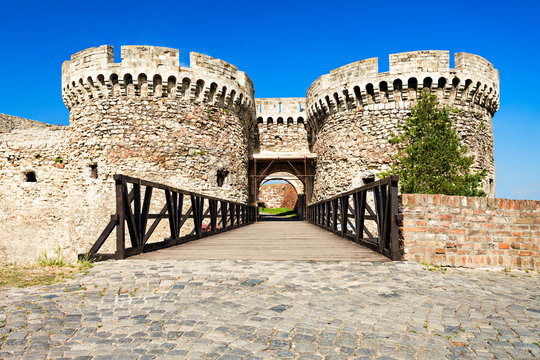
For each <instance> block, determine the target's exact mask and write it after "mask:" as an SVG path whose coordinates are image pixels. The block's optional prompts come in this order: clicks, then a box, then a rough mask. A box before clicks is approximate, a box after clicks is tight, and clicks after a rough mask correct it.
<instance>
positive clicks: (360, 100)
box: [306, 51, 499, 128]
mask: <svg viewBox="0 0 540 360" xmlns="http://www.w3.org/2000/svg"><path fill="white" fill-rule="evenodd" d="M454 63H455V68H454V69H452V68H450V55H449V52H448V51H413V52H405V53H399V54H391V55H390V68H389V71H388V72H383V73H379V71H378V59H377V58H371V59H366V60H362V61H357V62H354V63H351V64H348V65H345V66H342V67H340V68H338V69H335V70H333V71H331V72H330V73H329V74H326V75H323V76H321V77H319V78H318V79H317V80H315V82H313V84H312V85H311V86H310V87H309V89H308V91H307V96H306V102H307V106H308V109H307V113H308V122H309V123H310V125H312V126H313V127H315V128H317V127H318V126H319V125H320V124H321V123H323V122H324V121H325V119H326V118H327V117H328V116H329V115H331V114H335V113H337V112H343V111H350V110H356V111H361V110H380V109H388V108H392V107H396V108H410V106H411V102H414V101H415V100H416V97H417V96H418V94H419V93H420V92H421V91H422V90H423V89H429V90H430V92H431V93H432V94H434V95H437V98H438V99H439V101H440V102H441V104H443V105H449V106H451V107H455V108H458V109H460V110H470V111H477V110H478V111H480V110H481V109H484V110H485V111H487V112H488V113H489V114H490V115H491V116H493V114H494V113H495V112H496V111H497V109H498V108H499V72H498V70H497V69H495V68H494V67H493V65H492V64H491V63H490V62H489V61H487V60H486V59H484V58H482V57H480V56H477V55H473V54H467V53H456V54H455V57H454Z"/></svg>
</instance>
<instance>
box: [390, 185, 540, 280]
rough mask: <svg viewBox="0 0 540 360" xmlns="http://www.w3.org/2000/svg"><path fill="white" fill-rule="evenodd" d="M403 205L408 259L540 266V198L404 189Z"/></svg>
mask: <svg viewBox="0 0 540 360" xmlns="http://www.w3.org/2000/svg"><path fill="white" fill-rule="evenodd" d="M401 206H402V209H401V212H402V214H403V223H402V226H401V227H400V233H401V237H402V241H403V257H404V259H405V260H413V261H416V262H420V263H426V264H430V265H440V266H460V267H472V268H496V269H524V270H528V269H535V270H538V269H540V251H539V247H540V201H536V200H512V199H497V198H479V197H465V196H447V195H431V194H403V195H401Z"/></svg>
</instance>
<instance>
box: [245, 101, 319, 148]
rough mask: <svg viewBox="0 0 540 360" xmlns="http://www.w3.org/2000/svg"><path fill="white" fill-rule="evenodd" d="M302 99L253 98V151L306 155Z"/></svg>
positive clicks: (304, 106) (304, 103)
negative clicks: (254, 116)
mask: <svg viewBox="0 0 540 360" xmlns="http://www.w3.org/2000/svg"><path fill="white" fill-rule="evenodd" d="M305 109H306V101H305V98H258V99H255V111H256V117H257V127H256V128H255V131H254V132H253V133H252V139H253V141H252V143H253V152H254V153H260V154H270V153H277V152H280V153H296V154H308V153H309V152H310V151H309V140H308V132H307V131H306V121H305V119H306V112H305Z"/></svg>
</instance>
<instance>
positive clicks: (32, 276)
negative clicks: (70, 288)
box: [0, 255, 94, 288]
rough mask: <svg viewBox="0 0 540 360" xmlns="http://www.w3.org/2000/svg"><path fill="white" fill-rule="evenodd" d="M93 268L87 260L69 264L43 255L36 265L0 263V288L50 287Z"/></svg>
mask: <svg viewBox="0 0 540 360" xmlns="http://www.w3.org/2000/svg"><path fill="white" fill-rule="evenodd" d="M93 266H94V264H93V263H92V262H91V261H88V260H81V261H78V262H77V263H75V264H69V263H66V262H65V261H64V260H63V259H62V258H53V259H50V258H48V257H46V256H45V255H44V256H42V257H40V258H39V259H38V261H37V263H36V264H13V263H11V264H6V263H0V288H6V287H7V288H13V287H19V288H23V287H27V286H34V285H50V284H54V283H56V282H59V281H63V280H65V279H70V278H73V276H74V275H76V274H78V273H81V272H84V273H86V272H87V271H88V270H89V269H90V268H91V267H93Z"/></svg>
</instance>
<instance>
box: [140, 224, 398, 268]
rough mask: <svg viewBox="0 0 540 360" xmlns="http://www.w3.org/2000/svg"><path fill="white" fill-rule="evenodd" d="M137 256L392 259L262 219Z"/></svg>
mask: <svg viewBox="0 0 540 360" xmlns="http://www.w3.org/2000/svg"><path fill="white" fill-rule="evenodd" d="M134 258H137V259H152V260H172V259H209V260H213V259H216V260H314V261H388V260H389V259H388V258H386V257H385V256H383V255H381V254H379V253H376V252H375V251H373V250H371V249H368V248H366V247H364V246H362V245H358V244H355V243H354V242H352V241H349V240H347V239H344V238H342V237H340V236H337V235H335V234H332V233H331V232H328V231H326V230H323V229H321V228H319V227H317V226H314V225H312V224H308V223H306V222H303V221H260V222H257V223H254V224H252V225H248V226H244V227H241V228H238V229H234V230H231V231H227V232H224V233H221V234H218V235H214V236H210V237H205V238H204V239H200V240H197V241H191V242H188V243H185V244H182V245H178V246H173V247H169V248H167V249H162V250H158V251H152V252H147V253H143V254H140V255H137V256H135V257H134Z"/></svg>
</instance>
